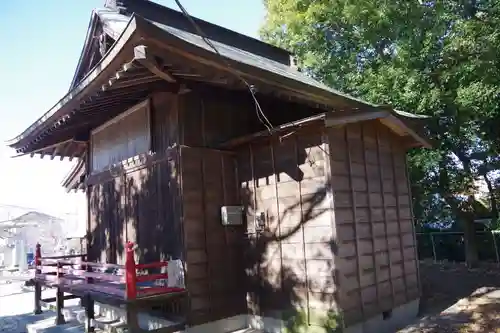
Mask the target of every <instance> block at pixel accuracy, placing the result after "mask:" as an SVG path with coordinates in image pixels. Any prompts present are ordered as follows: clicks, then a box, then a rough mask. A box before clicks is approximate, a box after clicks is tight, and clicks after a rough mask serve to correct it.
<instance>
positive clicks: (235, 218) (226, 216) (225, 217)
mask: <svg viewBox="0 0 500 333" xmlns="http://www.w3.org/2000/svg"><path fill="white" fill-rule="evenodd" d="M220 213H221V222H222V225H226V226H229V225H242V224H243V207H242V206H222V207H221V208H220Z"/></svg>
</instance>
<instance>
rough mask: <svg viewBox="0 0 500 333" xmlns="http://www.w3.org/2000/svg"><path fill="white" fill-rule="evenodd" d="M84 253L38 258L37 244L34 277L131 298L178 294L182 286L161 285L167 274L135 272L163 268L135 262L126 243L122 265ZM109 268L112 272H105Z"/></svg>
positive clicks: (39, 252)
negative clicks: (94, 260)
mask: <svg viewBox="0 0 500 333" xmlns="http://www.w3.org/2000/svg"><path fill="white" fill-rule="evenodd" d="M85 259H86V255H85V254H79V255H68V256H52V257H42V255H41V247H40V244H37V246H36V251H35V266H36V267H35V279H36V280H37V281H40V282H42V283H44V284H47V285H54V286H58V285H61V286H65V287H69V289H71V288H73V289H79V290H89V291H93V292H101V293H106V294H111V295H114V296H117V297H122V298H126V299H128V300H134V299H137V298H140V297H144V296H150V295H159V294H168V293H179V292H183V291H185V289H184V288H173V287H167V286H162V285H161V284H160V282H161V281H162V280H163V281H164V280H167V279H168V274H167V273H154V274H144V273H143V274H138V273H137V271H138V270H145V269H151V268H162V267H167V266H168V262H166V261H160V262H154V263H146V264H136V263H135V259H134V244H133V243H131V242H127V244H126V256H125V265H116V264H107V263H105V264H101V263H95V262H88V261H86V260H85ZM105 269H113V270H115V272H114V273H110V272H105V271H104V270H105Z"/></svg>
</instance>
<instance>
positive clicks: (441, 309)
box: [399, 262, 500, 333]
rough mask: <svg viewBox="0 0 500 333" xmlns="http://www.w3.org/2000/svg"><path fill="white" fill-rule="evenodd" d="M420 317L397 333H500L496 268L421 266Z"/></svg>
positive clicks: (499, 286) (499, 279)
mask: <svg viewBox="0 0 500 333" xmlns="http://www.w3.org/2000/svg"><path fill="white" fill-rule="evenodd" d="M420 275H421V282H422V302H421V313H422V315H423V316H424V317H423V318H422V319H421V320H419V321H418V322H416V323H415V324H414V325H411V326H408V327H407V328H405V329H404V330H401V331H399V333H416V332H423V333H434V332H436V333H437V332H457V333H465V332H471V333H480V332H481V333H482V332H485V333H492V332H499V333H500V267H498V266H497V265H496V264H494V265H493V264H490V265H487V264H483V265H482V266H481V267H479V268H477V269H467V267H465V266H464V265H463V264H454V263H437V264H436V263H432V262H422V263H421V264H420Z"/></svg>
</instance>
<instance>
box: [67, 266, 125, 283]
mask: <svg viewBox="0 0 500 333" xmlns="http://www.w3.org/2000/svg"><path fill="white" fill-rule="evenodd" d="M63 271H64V276H68V275H71V276H74V277H79V278H81V279H85V278H93V279H96V280H103V281H111V282H123V283H124V282H125V277H124V276H122V275H113V274H107V273H97V272H86V271H83V270H79V269H64V270H63Z"/></svg>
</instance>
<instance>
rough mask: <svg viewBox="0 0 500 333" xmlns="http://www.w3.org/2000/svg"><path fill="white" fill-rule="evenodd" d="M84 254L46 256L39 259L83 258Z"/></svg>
mask: <svg viewBox="0 0 500 333" xmlns="http://www.w3.org/2000/svg"><path fill="white" fill-rule="evenodd" d="M86 256H87V255H86V254H68V255H60V256H48V257H42V258H41V259H43V260H46V259H71V258H83V257H86Z"/></svg>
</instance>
